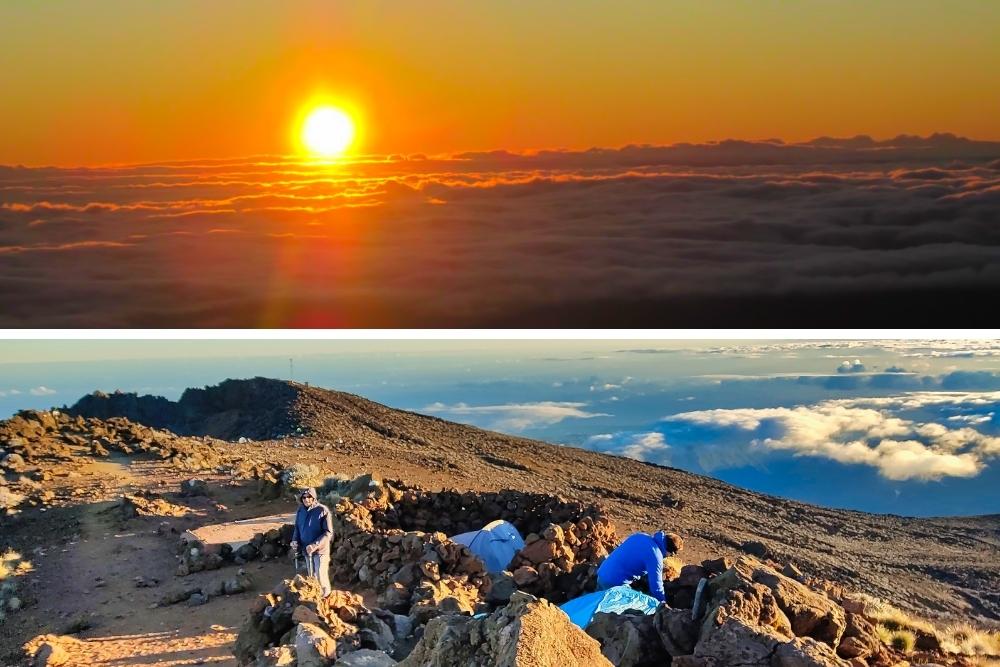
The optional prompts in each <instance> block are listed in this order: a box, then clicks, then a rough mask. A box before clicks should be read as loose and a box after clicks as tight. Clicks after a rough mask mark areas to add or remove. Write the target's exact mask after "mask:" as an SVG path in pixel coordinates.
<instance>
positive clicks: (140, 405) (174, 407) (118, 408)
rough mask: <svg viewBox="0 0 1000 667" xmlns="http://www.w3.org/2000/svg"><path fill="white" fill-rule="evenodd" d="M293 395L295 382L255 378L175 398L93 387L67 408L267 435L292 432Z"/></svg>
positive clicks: (192, 429) (220, 434)
mask: <svg viewBox="0 0 1000 667" xmlns="http://www.w3.org/2000/svg"><path fill="white" fill-rule="evenodd" d="M297 396H298V390H297V388H296V386H295V385H294V384H291V383H288V382H282V381H280V380H269V379H266V378H254V379H251V380H226V381H225V382H222V383H221V384H218V385H215V386H212V387H205V388H204V389H186V390H185V391H184V393H183V394H182V395H181V397H180V399H179V400H177V401H176V402H175V401H170V400H167V399H165V398H163V397H161V396H139V395H137V394H134V393H124V392H120V391H118V392H114V393H111V394H107V393H104V392H100V391H95V392H94V393H92V394H89V395H87V396H84V397H83V398H81V399H80V400H79V401H77V402H76V403H75V404H74V405H73V406H72V407H70V408H67V412H68V413H70V414H71V415H80V416H83V417H97V418H99V419H105V420H107V419H111V418H114V417H125V418H127V419H130V420H132V421H137V422H140V423H143V424H148V425H150V426H153V427H156V428H161V429H169V430H170V431H173V432H174V433H179V434H182V435H208V436H212V437H215V438H221V439H223V440H236V439H237V438H240V437H247V438H251V439H253V440H266V439H268V438H274V437H279V436H282V435H288V434H291V433H295V432H296V428H297V426H296V424H297V421H296V419H295V417H294V413H293V410H292V406H293V404H294V402H295V399H296V397H297Z"/></svg>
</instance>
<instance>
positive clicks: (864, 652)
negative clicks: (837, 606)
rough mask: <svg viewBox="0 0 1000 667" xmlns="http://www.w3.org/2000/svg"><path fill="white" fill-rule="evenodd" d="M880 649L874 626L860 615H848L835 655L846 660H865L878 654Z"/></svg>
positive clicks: (880, 643)
mask: <svg viewBox="0 0 1000 667" xmlns="http://www.w3.org/2000/svg"><path fill="white" fill-rule="evenodd" d="M881 648H882V642H881V640H880V639H879V636H878V630H876V629H875V626H874V625H872V624H871V622H869V621H868V619H866V618H865V617H864V616H861V615H860V614H851V613H848V614H847V626H846V629H845V630H844V636H843V638H841V640H840V645H839V646H838V647H837V655H839V656H840V657H841V658H845V659H847V660H850V659H852V658H861V659H865V658H867V657H869V656H871V655H875V654H876V653H878V652H879V651H880V649H881Z"/></svg>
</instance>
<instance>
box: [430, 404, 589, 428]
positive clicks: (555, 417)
mask: <svg viewBox="0 0 1000 667" xmlns="http://www.w3.org/2000/svg"><path fill="white" fill-rule="evenodd" d="M586 405H587V404H586V403H576V402H560V401H539V402H537V403H506V404H503V405H466V404H465V403H456V404H454V405H445V404H444V403H432V404H431V405H428V406H426V407H424V408H423V411H424V412H429V413H431V414H435V415H442V416H445V417H448V418H451V419H455V420H456V421H461V422H467V423H474V424H478V425H480V426H482V427H484V428H488V429H495V430H498V431H514V432H519V431H524V430H527V429H529V428H537V427H542V426H551V425H553V424H558V423H559V422H561V421H563V420H565V419H570V418H575V419H590V418H593V417H607V416H608V415H607V414H605V413H601V412H587V411H586V410H584V409H583V408H584V407H586Z"/></svg>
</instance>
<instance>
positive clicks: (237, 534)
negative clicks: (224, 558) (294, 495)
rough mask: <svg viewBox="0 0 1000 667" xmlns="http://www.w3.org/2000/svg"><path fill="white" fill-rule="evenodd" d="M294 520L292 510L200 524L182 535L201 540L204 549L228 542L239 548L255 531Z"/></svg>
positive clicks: (215, 548) (262, 531) (189, 538)
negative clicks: (284, 512) (237, 519)
mask: <svg viewBox="0 0 1000 667" xmlns="http://www.w3.org/2000/svg"><path fill="white" fill-rule="evenodd" d="M294 522H295V513H294V512H292V513H291V514H274V515H271V516H261V517H255V518H253V519H243V520H241V521H227V522H226V523H215V524H212V525H209V526H202V527H201V528H195V529H194V530H187V531H184V535H183V537H184V538H186V539H188V540H199V541H201V542H202V543H203V544H204V545H205V549H206V551H217V550H218V549H220V548H222V545H223V544H228V545H230V546H231V547H232V548H233V549H239V548H240V547H241V546H243V545H244V544H246V543H247V542H249V541H250V540H251V539H253V536H254V535H256V534H257V533H266V532H267V531H269V530H271V529H273V528H281V527H282V526H283V525H285V524H286V523H294Z"/></svg>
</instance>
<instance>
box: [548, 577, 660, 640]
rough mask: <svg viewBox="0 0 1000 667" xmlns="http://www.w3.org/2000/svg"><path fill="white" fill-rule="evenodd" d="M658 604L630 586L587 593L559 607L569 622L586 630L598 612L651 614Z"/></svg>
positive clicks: (649, 596) (652, 598)
mask: <svg viewBox="0 0 1000 667" xmlns="http://www.w3.org/2000/svg"><path fill="white" fill-rule="evenodd" d="M659 604H660V603H659V602H658V601H657V600H656V598H654V597H653V596H651V595H646V594H645V593H641V592H639V591H637V590H635V589H634V588H632V587H630V586H613V587H611V588H609V589H607V590H603V591H597V592H596V593H588V594H587V595H581V596H580V597H578V598H574V599H572V600H570V601H569V602H566V603H564V604H562V605H559V608H560V609H562V610H563V611H564V612H566V615H567V616H569V620H571V621H573V623H575V624H576V625H578V626H579V627H580V628H582V629H584V630H586V629H587V626H588V625H590V621H591V620H592V619H593V618H594V614H596V613H597V612H599V611H603V612H607V613H611V614H621V613H624V612H626V611H629V610H635V611H638V612H641V613H643V614H652V613H653V612H655V611H656V607H657V606H658V605H659Z"/></svg>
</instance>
